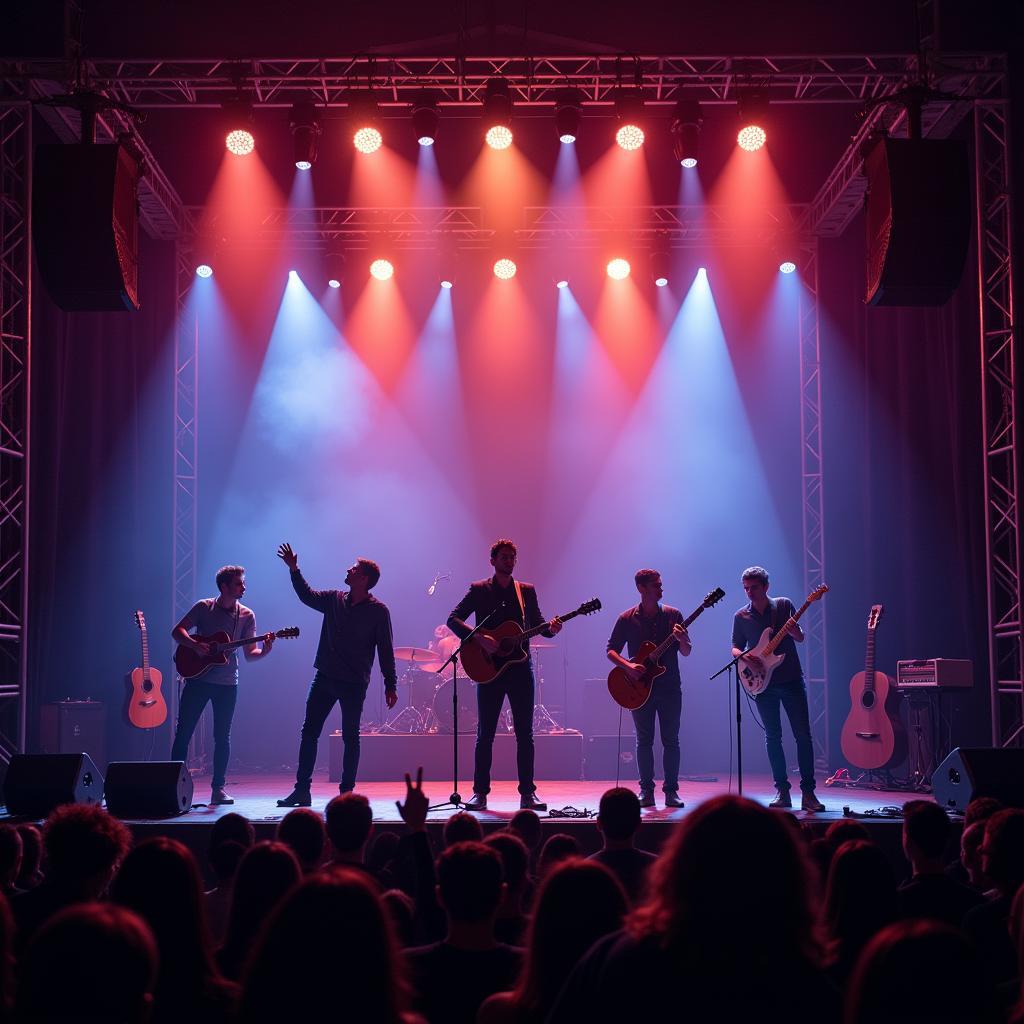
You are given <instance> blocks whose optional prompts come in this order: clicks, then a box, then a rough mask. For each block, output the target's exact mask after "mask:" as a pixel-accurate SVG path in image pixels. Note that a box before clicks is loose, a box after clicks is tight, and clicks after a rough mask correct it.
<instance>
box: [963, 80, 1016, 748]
mask: <svg viewBox="0 0 1024 1024" xmlns="http://www.w3.org/2000/svg"><path fill="white" fill-rule="evenodd" d="M1007 118H1008V106H1007V103H1006V101H1004V100H989V101H985V102H981V103H977V104H975V113H974V159H975V189H976V195H975V199H976V211H975V219H976V222H977V226H978V297H979V308H980V324H979V333H980V339H981V396H982V397H981V402H982V421H983V422H982V429H983V432H984V433H983V443H984V445H985V448H984V458H985V492H984V493H985V521H986V529H985V541H986V544H985V554H986V562H987V565H986V568H987V577H988V595H987V596H988V622H989V638H988V640H989V687H990V691H991V695H992V743H993V745H994V746H998V747H1005V746H1011V745H1016V746H1020V745H1021V742H1022V737H1024V687H1022V685H1021V670H1022V668H1024V631H1022V629H1024V623H1022V618H1021V597H1022V595H1021V578H1022V565H1021V509H1020V501H1019V497H1020V492H1019V484H1020V480H1019V458H1020V452H1019V450H1018V437H1017V413H1018V410H1019V404H1020V400H1021V394H1020V390H1019V387H1018V366H1017V357H1016V351H1015V349H1016V340H1015V338H1014V328H1015V324H1014V316H1013V262H1012V259H1013V258H1012V245H1011V224H1012V210H1011V205H1010V167H1009V149H1010V137H1009V125H1008V123H1007Z"/></svg>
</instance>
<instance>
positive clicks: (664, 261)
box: [651, 249, 672, 288]
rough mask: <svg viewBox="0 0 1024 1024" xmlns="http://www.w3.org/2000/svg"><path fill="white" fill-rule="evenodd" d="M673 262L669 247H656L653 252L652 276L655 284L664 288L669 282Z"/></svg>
mask: <svg viewBox="0 0 1024 1024" xmlns="http://www.w3.org/2000/svg"><path fill="white" fill-rule="evenodd" d="M671 262H672V259H671V257H670V256H669V254H668V250H667V249H655V250H654V252H652V253H651V277H652V278H653V279H654V283H655V285H657V287H659V288H664V287H665V285H667V284H668V273H669V266H670V264H671Z"/></svg>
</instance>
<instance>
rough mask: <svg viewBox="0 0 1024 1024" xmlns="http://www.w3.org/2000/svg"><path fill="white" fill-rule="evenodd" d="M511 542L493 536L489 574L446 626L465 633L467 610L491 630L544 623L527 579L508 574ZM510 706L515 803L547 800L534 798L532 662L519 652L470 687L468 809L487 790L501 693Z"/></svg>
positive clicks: (534, 804) (477, 805) (492, 647)
mask: <svg viewBox="0 0 1024 1024" xmlns="http://www.w3.org/2000/svg"><path fill="white" fill-rule="evenodd" d="M516 555H517V551H516V546H515V544H513V543H512V541H510V540H508V539H507V538H504V537H503V538H501V539H500V540H496V541H495V542H494V544H493V545H492V546H491V565H492V566H494V575H493V576H492V577H491V578H490V579H487V580H479V581H478V582H476V583H471V584H470V586H469V590H468V591H467V592H466V596H465V597H463V599H462V600H461V601H460V602H459V603H458V604H457V605H456V606H455V607H454V608H453V609H452V613H451V615H449V616H448V628H449V629H450V630H451V631H452V632H453V633H455V634H457V635H458V636H459V637H460V638H462V639H465V637H467V636H468V635H469V634H470V632H471V631H472V627H471V626H470V625H469V624H468V623H467V622H466V619H468V618H469V616H470V615H471V614H475V615H476V622H477V623H478V624H479V623H480V622H481V621H483V620H484V619H486V620H487V625H486V626H485V629H487V630H491V629H495V628H497V627H498V626H500V625H501V624H502V623H503V622H509V621H512V622H515V623H516V624H517V625H519V626H521V627H522V628H523V629H524V630H533V629H537V628H538V627H541V626H543V625H544V616H543V615H541V613H540V606H539V604H538V603H537V591H536V590H535V589H534V587H533V585H532V584H530V583H521V582H520V581H519V580H514V579H513V578H512V571H513V570H514V569H515V567H516ZM561 628H562V620H561V619H559V618H558V616H555V618H553V619H551V620H550V621H548V622H547V624H546V627H545V628H543V629H542V630H541V632H542V634H543V635H544V636H547V637H553V636H555V635H556V634H557V633H558V632H559V630H560V629H561ZM472 643H475V644H479V645H480V647H482V648H483V650H484V651H485V652H486V653H487V654H494V653H495V652H496V651H497V650H498V644H497V643H496V642H495V641H494V639H493V638H492V637H489V636H487V635H486V634H484V633H483V632H481V633H477V635H476V636H475V637H474V638H473V640H472ZM506 696H507V697H508V703H509V707H510V708H511V709H512V722H513V725H514V727H515V733H516V765H517V767H518V770H519V805H520V807H523V808H528V809H530V810H534V811H546V810H547V804H545V803H542V802H541V801H540V800H538V799H537V795H536V790H537V787H536V786H535V785H534V783H533V666H532V665H531V664H530V659H529V658H525V659H523V660H522V661H520V662H517V663H515V664H509V665H506V666H505V668H504V669H503V670H502V671H501V672H500V674H499V675H497V676H496V677H495V678H494V680H493V682H489V683H486V684H482V685H480V686H478V687H477V688H476V701H477V711H478V722H479V725H478V728H477V738H476V752H475V755H474V769H473V797H472V799H471V800H470V801H469V803H468V804H467V806H468V807H469V808H470V809H471V810H479V811H482V810H485V809H486V807H487V794H488V792H490V788H491V753H492V750H493V746H494V733H495V731H496V730H497V728H498V716H499V715H500V714H501V708H502V705H503V704H504V703H505V697H506Z"/></svg>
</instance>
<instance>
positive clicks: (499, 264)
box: [494, 256, 517, 281]
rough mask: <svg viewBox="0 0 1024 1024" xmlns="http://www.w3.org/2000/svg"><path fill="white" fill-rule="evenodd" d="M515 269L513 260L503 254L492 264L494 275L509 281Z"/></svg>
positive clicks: (513, 275) (501, 279)
mask: <svg viewBox="0 0 1024 1024" xmlns="http://www.w3.org/2000/svg"><path fill="white" fill-rule="evenodd" d="M516 269H517V268H516V264H515V260H510V259H509V258H508V257H507V256H503V257H502V258H501V259H500V260H497V261H496V262H495V264H494V276H495V277H496V278H498V279H499V280H500V281H511V280H512V278H513V277H515V276H516Z"/></svg>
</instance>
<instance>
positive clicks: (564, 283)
mask: <svg viewBox="0 0 1024 1024" xmlns="http://www.w3.org/2000/svg"><path fill="white" fill-rule="evenodd" d="M555 287H556V288H568V287H569V279H568V278H567V277H560V278H558V280H556V281H555Z"/></svg>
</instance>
